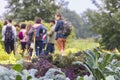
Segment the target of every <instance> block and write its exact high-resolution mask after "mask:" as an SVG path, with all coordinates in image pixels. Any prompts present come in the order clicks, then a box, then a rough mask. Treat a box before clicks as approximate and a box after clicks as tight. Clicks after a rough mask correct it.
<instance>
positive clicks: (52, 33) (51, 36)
mask: <svg viewBox="0 0 120 80" xmlns="http://www.w3.org/2000/svg"><path fill="white" fill-rule="evenodd" d="M47 35H48V43H54V42H55V26H52V27H51V29H50V31H49V32H48V33H47Z"/></svg>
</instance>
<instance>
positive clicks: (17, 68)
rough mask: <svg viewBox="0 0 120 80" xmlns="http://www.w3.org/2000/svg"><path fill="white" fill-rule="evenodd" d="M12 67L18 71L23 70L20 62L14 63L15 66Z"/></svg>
mask: <svg viewBox="0 0 120 80" xmlns="http://www.w3.org/2000/svg"><path fill="white" fill-rule="evenodd" d="M12 69H13V70H16V71H18V72H21V71H22V69H23V66H22V65H20V64H16V65H14V66H13V67H12Z"/></svg>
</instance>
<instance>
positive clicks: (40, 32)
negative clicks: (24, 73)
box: [29, 19, 46, 56]
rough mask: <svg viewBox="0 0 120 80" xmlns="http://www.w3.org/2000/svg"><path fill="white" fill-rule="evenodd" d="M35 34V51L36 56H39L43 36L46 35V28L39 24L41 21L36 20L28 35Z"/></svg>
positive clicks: (42, 44) (41, 49)
mask: <svg viewBox="0 0 120 80" xmlns="http://www.w3.org/2000/svg"><path fill="white" fill-rule="evenodd" d="M33 32H35V35H34V36H35V51H36V56H39V55H40V54H41V53H42V52H43V46H44V43H43V42H44V39H43V36H44V35H45V33H46V28H45V27H44V26H43V24H42V23H41V19H37V20H36V23H35V24H34V25H33V27H32V28H31V30H30V32H29V34H31V33H33Z"/></svg>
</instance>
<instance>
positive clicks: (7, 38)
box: [5, 26, 13, 41]
mask: <svg viewBox="0 0 120 80" xmlns="http://www.w3.org/2000/svg"><path fill="white" fill-rule="evenodd" d="M12 39H13V32H12V26H7V27H6V31H5V41H11V40H12Z"/></svg>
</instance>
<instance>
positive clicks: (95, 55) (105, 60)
mask: <svg viewBox="0 0 120 80" xmlns="http://www.w3.org/2000/svg"><path fill="white" fill-rule="evenodd" d="M84 53H85V54H86V58H85V61H84V62H80V61H77V62H73V64H74V65H76V64H79V65H82V66H84V67H85V68H86V69H87V70H88V71H89V73H90V74H91V75H93V80H101V79H102V80H105V78H106V75H111V74H110V73H108V72H106V67H107V66H108V65H111V63H112V61H113V59H114V54H112V53H107V54H106V53H101V52H100V51H98V50H97V49H95V50H94V52H93V51H91V50H86V51H84ZM117 63H118V62H117ZM117 65H119V63H118V64H117ZM114 67H115V65H114ZM109 68H110V67H109ZM108 71H109V70H108ZM113 75H115V72H113ZM114 77H115V76H114Z"/></svg>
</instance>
